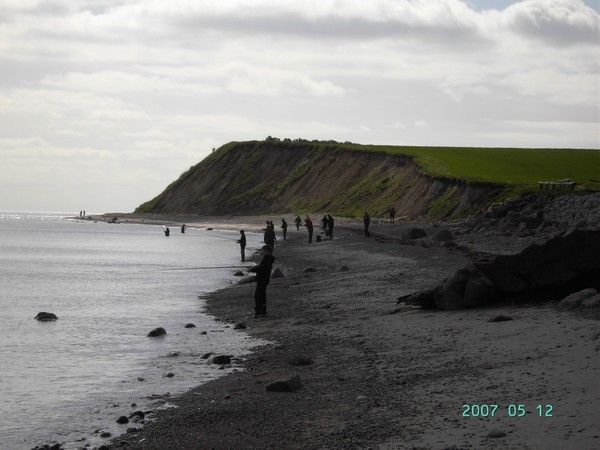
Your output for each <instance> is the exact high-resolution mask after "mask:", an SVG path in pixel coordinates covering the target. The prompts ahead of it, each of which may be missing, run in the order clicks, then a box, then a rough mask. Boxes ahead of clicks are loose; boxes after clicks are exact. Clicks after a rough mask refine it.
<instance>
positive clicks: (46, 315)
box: [34, 312, 58, 322]
mask: <svg viewBox="0 0 600 450" xmlns="http://www.w3.org/2000/svg"><path fill="white" fill-rule="evenodd" d="M34 319H35V320H39V321H40V322H50V321H52V320H58V317H57V316H56V314H54V313H50V312H39V313H37V316H35V317H34Z"/></svg>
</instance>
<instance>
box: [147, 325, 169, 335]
mask: <svg viewBox="0 0 600 450" xmlns="http://www.w3.org/2000/svg"><path fill="white" fill-rule="evenodd" d="M165 334H167V331H166V330H165V329H164V328H163V327H158V328H155V329H154V330H152V331H151V332H150V333H148V337H160V336H164V335H165Z"/></svg>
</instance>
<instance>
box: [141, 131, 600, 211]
mask: <svg viewBox="0 0 600 450" xmlns="http://www.w3.org/2000/svg"><path fill="white" fill-rule="evenodd" d="M599 170H600V152H598V151H595V150H563V149H498V148H444V147H397V146H366V145H359V144H352V143H349V142H346V143H343V144H341V143H337V142H334V141H328V142H320V141H311V142H309V141H306V140H302V139H297V140H295V141H291V140H289V139H285V140H283V141H281V140H279V139H276V138H271V137H269V138H267V139H266V140H265V141H250V142H231V143H229V144H226V145H224V146H223V147H221V148H219V149H218V150H216V151H215V152H213V153H212V154H210V155H209V156H208V157H207V158H205V159H204V160H203V161H201V162H200V163H198V164H197V165H195V166H193V167H191V168H190V170H188V171H187V172H185V173H183V174H182V175H181V176H180V178H179V179H178V180H176V181H175V182H173V183H171V184H170V185H169V186H168V187H167V188H166V189H165V191H164V192H162V193H161V194H160V195H159V196H157V197H156V198H154V199H153V200H151V201H149V202H147V203H144V204H142V205H140V207H138V208H137V209H136V212H137V213H146V212H154V213H166V214H183V213H187V214H189V213H193V214H203V215H209V214H217V215H219V214H258V213H291V214H302V213H305V212H311V213H331V214H336V215H343V216H360V215H362V214H363V213H364V211H369V212H372V213H373V214H374V215H375V216H377V215H380V214H384V213H385V212H386V211H387V210H388V209H389V208H390V207H392V206H393V207H394V208H395V209H396V211H397V212H398V213H399V214H400V215H404V216H406V217H417V216H422V215H425V216H428V217H429V218H439V217H448V216H456V215H460V214H464V213H466V212H469V211H470V210H471V209H473V208H476V207H479V206H481V205H482V204H485V203H486V202H490V201H493V200H498V199H502V197H503V196H508V195H514V194H515V193H516V192H519V191H523V190H532V189H537V181H545V180H554V179H562V178H566V177H567V176H569V175H570V176H571V177H572V178H573V179H574V181H577V182H579V183H584V184H585V183H589V180H590V179H592V178H600V173H597V172H598V171H599Z"/></svg>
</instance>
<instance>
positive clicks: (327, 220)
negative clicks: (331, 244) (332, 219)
mask: <svg viewBox="0 0 600 450" xmlns="http://www.w3.org/2000/svg"><path fill="white" fill-rule="evenodd" d="M328 225H329V219H328V218H327V216H323V218H322V219H321V227H323V231H324V232H325V234H327V226H328Z"/></svg>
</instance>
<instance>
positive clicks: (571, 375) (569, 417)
mask: <svg viewBox="0 0 600 450" xmlns="http://www.w3.org/2000/svg"><path fill="white" fill-rule="evenodd" d="M263 219H264V218H242V219H240V218H237V219H230V221H229V225H231V227H232V228H237V227H239V226H244V227H246V228H250V227H255V229H260V227H261V226H262V223H264V221H263ZM274 219H275V218H274ZM226 222H227V221H226ZM340 222H343V221H340ZM207 223H208V222H207ZM211 224H212V225H215V227H216V225H217V222H216V221H215V223H214V224H213V223H212V222H211ZM241 224H243V225H241ZM276 224H278V221H276ZM188 225H190V226H191V225H193V223H188ZM197 225H204V226H206V223H204V224H197ZM229 225H226V226H227V227H229ZM345 225H346V226H347V227H348V228H346V229H341V228H337V229H336V239H334V240H333V241H329V240H325V241H324V242H321V243H313V244H312V245H308V244H307V243H306V241H307V238H306V231H305V230H302V229H301V230H300V231H296V230H295V227H294V228H290V231H289V236H288V237H289V239H288V240H287V241H285V242H282V241H278V243H277V246H276V250H275V256H276V258H277V260H276V264H275V266H276V267H279V268H281V269H282V270H283V271H284V273H285V274H286V277H285V278H282V279H276V280H272V284H271V286H270V287H269V289H268V292H267V295H268V299H269V305H268V308H269V317H268V318H266V319H254V318H252V312H253V310H252V306H253V298H252V296H253V289H254V287H253V286H252V285H240V286H232V287H231V288H228V289H225V290H222V291H219V292H217V293H214V294H211V295H209V296H207V298H206V301H207V307H206V310H207V312H209V313H210V314H213V315H215V316H216V317H218V318H221V319H223V320H226V321H228V322H231V323H235V322H239V321H243V322H245V323H246V325H247V327H248V328H247V330H245V331H246V332H248V333H249V334H251V335H253V336H259V337H263V338H267V339H269V340H271V341H272V342H273V344H272V345H267V346H265V347H261V348H258V349H257V350H256V353H254V354H253V355H252V356H251V357H250V358H248V359H246V360H245V361H243V362H242V363H241V364H239V365H234V366H231V367H228V368H225V370H226V371H228V372H231V373H230V374H229V375H228V376H226V377H223V378H221V379H218V380H215V381H213V382H210V383H208V384H206V385H203V386H200V387H198V388H197V389H195V390H194V391H192V392H189V393H187V394H185V395H183V396H182V397H180V398H178V399H176V400H175V403H177V404H178V405H179V408H176V409H169V410H166V411H161V412H160V413H159V414H158V417H157V419H156V420H155V421H151V422H150V423H148V424H147V425H146V426H145V429H144V430H142V431H136V432H132V433H128V434H126V435H124V436H122V437H121V438H119V439H116V440H115V443H116V444H123V443H124V442H127V443H128V444H129V447H128V448H130V449H184V450H185V449H210V448H215V449H228V448H231V449H237V448H240V449H246V448H248V449H250V448H256V449H268V448H272V449H326V448H327V449H340V448H343V449H346V448H348V449H350V448H352V449H354V448H356V449H366V448H373V449H375V448H379V449H411V448H419V449H421V448H422V449H442V448H447V447H452V446H456V448H478V449H488V448H489V449H495V448H498V449H594V448H599V447H600V429H599V426H598V424H599V423H600V412H599V405H600V402H599V397H600V390H599V384H598V383H599V381H598V380H600V373H599V366H600V360H599V354H598V350H599V349H600V323H599V322H598V321H597V320H592V319H589V318H585V317H582V316H581V315H577V314H574V313H572V312H559V311H557V309H556V302H548V303H535V304H516V303H507V304H501V305H495V306H494V307H490V308H485V309H477V310H464V311H454V312H441V311H432V310H419V309H414V308H403V307H401V306H400V305H397V304H396V300H395V299H396V297H398V296H399V295H402V294H406V293H410V292H413V291H416V290H420V289H423V288H427V287H431V286H432V285H433V284H435V283H437V282H438V281H440V280H442V279H443V278H445V277H447V276H448V275H450V274H451V273H452V272H453V271H454V270H456V269H457V268H458V267H460V266H462V265H463V264H466V263H467V262H468V261H469V257H468V255H467V253H466V252H465V251H460V250H456V249H448V248H444V247H442V246H437V245H430V246H419V245H400V244H398V243H396V242H394V240H393V239H387V240H385V239H379V241H378V240H377V239H367V238H365V237H363V236H362V235H360V234H359V233H358V232H357V229H358V228H359V224H356V222H355V221H347V222H346V224H345ZM402 226H405V225H402V224H396V225H389V224H386V225H380V226H375V227H374V230H373V231H375V232H376V233H378V234H379V235H380V237H381V236H384V235H387V236H393V235H394V234H397V232H398V228H400V227H402ZM393 227H396V228H393ZM278 235H279V238H280V239H281V236H280V233H279V234H278ZM384 241H385V242H384ZM342 265H346V266H348V270H345V271H340V270H339V268H340V266H342ZM309 266H310V267H314V268H315V269H316V271H314V272H305V271H304V269H306V268H307V267H309ZM497 314H505V315H508V316H511V317H512V318H513V320H512V321H507V322H498V323H490V322H488V319H490V318H491V317H494V316H495V315H497ZM214 351H215V352H217V353H219V352H220V349H214ZM299 362H300V363H301V362H312V364H308V365H302V364H299ZM292 374H299V375H300V377H301V378H302V381H303V384H304V387H303V388H302V389H301V390H299V391H296V392H291V393H276V392H267V391H266V390H265V386H266V384H267V383H269V382H271V381H274V380H276V379H279V378H281V377H285V376H288V375H292ZM464 404H469V405H483V404H486V405H498V408H497V410H496V411H495V415H494V417H489V416H488V417H486V418H482V417H464V416H463V411H464V410H465V408H464V407H463V405H464ZM509 405H515V412H517V413H518V409H516V408H518V405H524V410H525V411H526V412H527V413H526V414H525V415H524V416H523V417H510V416H509V410H508V408H509ZM538 405H542V412H543V413H545V412H546V411H547V409H548V407H547V406H546V405H552V412H551V413H552V416H551V417H540V416H539V414H538V409H537V406H538ZM511 412H512V411H511ZM494 428H497V429H499V430H500V431H502V432H503V433H505V436H504V437H499V438H487V437H486V435H487V434H488V433H489V432H490V431H491V430H492V429H494Z"/></svg>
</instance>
